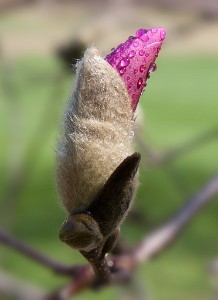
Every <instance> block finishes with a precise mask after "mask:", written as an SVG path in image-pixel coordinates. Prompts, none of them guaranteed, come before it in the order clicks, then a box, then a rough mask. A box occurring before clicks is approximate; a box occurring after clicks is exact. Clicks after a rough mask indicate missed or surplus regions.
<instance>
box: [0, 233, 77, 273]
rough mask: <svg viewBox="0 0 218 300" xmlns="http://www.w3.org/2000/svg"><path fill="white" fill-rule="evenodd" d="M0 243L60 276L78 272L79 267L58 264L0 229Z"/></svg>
mask: <svg viewBox="0 0 218 300" xmlns="http://www.w3.org/2000/svg"><path fill="white" fill-rule="evenodd" d="M0 243H1V244H4V245H5V246H7V247H10V248H12V249H14V250H16V251H18V252H19V253H21V254H23V255H25V256H26V257H28V258H30V259H32V260H33V261H35V262H37V263H39V264H41V265H42V266H44V267H46V268H49V269H51V270H52V271H53V272H55V273H57V274H61V275H69V276H76V275H77V274H78V272H79V271H80V267H72V266H69V265H65V264H62V263H59V262H57V261H55V260H53V259H51V258H50V257H47V256H45V255H43V254H41V253H40V252H38V251H37V250H35V249H34V248H32V247H30V246H28V245H26V244H25V243H23V242H21V241H20V240H18V239H16V238H14V237H13V236H11V235H10V234H8V233H7V232H5V231H4V230H2V229H0Z"/></svg>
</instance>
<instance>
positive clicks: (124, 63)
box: [120, 57, 129, 68]
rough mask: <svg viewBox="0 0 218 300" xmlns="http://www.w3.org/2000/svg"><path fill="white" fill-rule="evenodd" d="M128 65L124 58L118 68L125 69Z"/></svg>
mask: <svg viewBox="0 0 218 300" xmlns="http://www.w3.org/2000/svg"><path fill="white" fill-rule="evenodd" d="M128 64H129V60H128V59H127V58H125V57H124V58H123V59H122V60H121V61H120V67H121V68H124V67H127V66H128Z"/></svg>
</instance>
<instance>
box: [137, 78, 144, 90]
mask: <svg viewBox="0 0 218 300" xmlns="http://www.w3.org/2000/svg"><path fill="white" fill-rule="evenodd" d="M142 83H143V78H142V77H140V78H139V80H138V82H137V88H138V89H139V88H140V87H141V85H142Z"/></svg>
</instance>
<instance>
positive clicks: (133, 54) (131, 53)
mask: <svg viewBox="0 0 218 300" xmlns="http://www.w3.org/2000/svg"><path fill="white" fill-rule="evenodd" d="M134 56H135V51H134V50H131V51H130V52H129V58H132V57H134Z"/></svg>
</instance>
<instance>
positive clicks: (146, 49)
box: [105, 27, 166, 111]
mask: <svg viewBox="0 0 218 300" xmlns="http://www.w3.org/2000/svg"><path fill="white" fill-rule="evenodd" d="M165 35H166V31H165V29H164V28H161V27H157V28H152V29H149V30H146V29H139V30H137V31H136V34H135V36H134V37H133V36H130V37H129V39H128V40H127V41H126V42H125V43H122V44H120V45H119V46H118V47H117V48H116V49H113V51H112V52H111V53H110V54H109V55H107V56H106V57H105V60H106V61H107V62H108V63H109V64H110V65H111V66H112V67H113V68H114V69H116V70H117V72H118V73H119V74H120V76H121V77H122V79H123V81H124V82H125V85H126V87H127V90H128V92H129V95H130V97H131V99H132V102H131V105H132V109H133V111H135V109H136V107H137V104H138V102H139V98H140V96H141V94H142V92H143V90H144V88H145V87H146V85H147V84H146V81H147V79H148V78H149V77H150V72H154V71H155V70H156V64H155V63H154V62H155V59H156V58H157V57H158V53H159V51H160V49H161V45H162V43H163V41H164V38H165Z"/></svg>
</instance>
